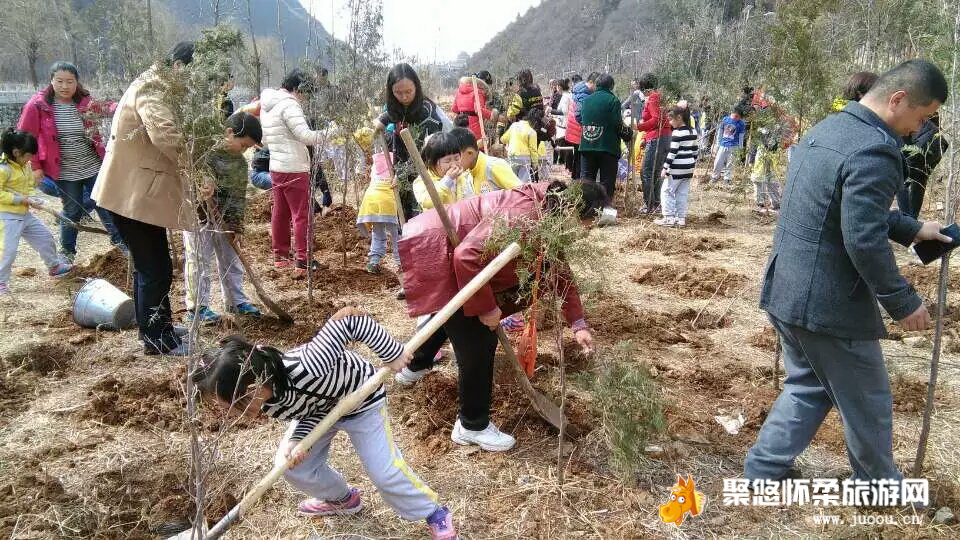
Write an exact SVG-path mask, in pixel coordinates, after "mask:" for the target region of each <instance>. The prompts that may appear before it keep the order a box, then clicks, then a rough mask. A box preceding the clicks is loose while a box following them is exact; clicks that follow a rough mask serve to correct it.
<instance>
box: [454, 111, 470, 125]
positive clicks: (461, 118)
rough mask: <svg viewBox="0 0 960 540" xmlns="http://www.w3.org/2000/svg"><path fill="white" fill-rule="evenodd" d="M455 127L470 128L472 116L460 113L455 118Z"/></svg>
mask: <svg viewBox="0 0 960 540" xmlns="http://www.w3.org/2000/svg"><path fill="white" fill-rule="evenodd" d="M453 125H454V126H456V127H458V128H465V127H469V126H470V115H469V114H467V113H463V112H462V113H460V114H458V115H456V116H455V117H453Z"/></svg>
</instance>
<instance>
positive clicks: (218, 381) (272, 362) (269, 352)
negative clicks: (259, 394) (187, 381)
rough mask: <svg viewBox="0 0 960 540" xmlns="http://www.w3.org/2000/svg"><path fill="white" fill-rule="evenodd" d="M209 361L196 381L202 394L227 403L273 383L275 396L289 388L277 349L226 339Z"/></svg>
mask: <svg viewBox="0 0 960 540" xmlns="http://www.w3.org/2000/svg"><path fill="white" fill-rule="evenodd" d="M207 360H208V364H207V365H205V366H204V367H203V368H201V370H200V371H199V372H197V374H196V375H195V376H194V380H195V381H196V383H197V385H198V386H199V388H200V392H201V393H202V394H204V395H214V396H216V397H218V398H220V400H222V401H224V402H226V403H230V404H233V403H237V402H239V401H242V400H243V398H244V396H245V395H246V394H247V392H248V391H249V388H250V386H251V385H254V384H269V385H270V386H271V388H272V389H273V395H274V396H279V395H280V394H283V393H284V392H285V391H286V390H287V388H288V386H289V384H288V380H287V373H286V370H285V369H284V366H283V353H282V352H280V351H279V350H277V349H275V348H273V347H265V346H261V345H256V346H254V345H252V344H250V343H248V342H247V341H245V340H244V339H243V338H242V337H240V336H229V337H226V338H224V339H223V340H222V341H221V342H220V348H219V349H217V350H216V351H214V352H213V353H212V354H210V355H209V356H208V357H207Z"/></svg>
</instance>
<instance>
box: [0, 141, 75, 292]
mask: <svg viewBox="0 0 960 540" xmlns="http://www.w3.org/2000/svg"><path fill="white" fill-rule="evenodd" d="M0 149H2V150H3V153H2V154H0V236H2V239H3V244H2V248H0V249H2V251H0V295H6V294H9V293H10V289H9V281H10V271H11V270H12V269H13V262H14V261H15V260H16V258H17V247H18V246H19V244H20V238H23V239H24V240H26V241H27V243H28V244H30V247H32V248H33V249H34V250H36V251H37V253H39V254H40V258H41V259H43V262H44V263H45V264H46V265H47V268H48V269H49V274H50V276H51V277H60V276H63V275H65V274H67V273H68V272H70V271H71V270H73V265H72V264H69V263H66V262H64V261H63V260H61V259H60V256H59V255H57V243H56V241H55V240H54V239H53V234H52V233H51V232H50V230H49V229H47V227H46V226H45V225H44V224H43V222H41V221H40V220H39V219H37V218H36V217H35V216H34V215H33V214H31V213H30V207H31V206H32V207H34V208H39V207H40V206H42V205H43V200H42V199H39V198H36V197H31V196H30V192H31V191H33V188H34V187H36V180H35V179H34V176H33V170H32V169H31V167H30V159H31V158H33V155H34V154H36V153H37V150H38V145H37V139H36V138H34V136H33V135H31V134H29V133H27V132H25V131H14V130H13V129H12V128H11V129H8V130H7V131H5V132H4V133H3V136H2V137H0Z"/></svg>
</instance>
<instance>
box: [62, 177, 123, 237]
mask: <svg viewBox="0 0 960 540" xmlns="http://www.w3.org/2000/svg"><path fill="white" fill-rule="evenodd" d="M96 181H97V177H96V176H91V177H90V178H87V179H84V180H77V181H76V182H64V181H60V180H58V181H57V188H58V189H59V191H60V201H61V202H63V216H64V217H66V218H67V219H69V220H70V221H73V222H74V223H79V222H80V218H82V217H83V215H84V213H85V212H86V211H87V210H86V209H85V208H84V204H83V203H84V194H86V195H87V199H89V195H90V191H91V190H92V189H93V184H94V182H96ZM94 209H95V210H96V211H97V215H98V216H100V222H101V223H103V226H104V228H106V229H107V232H109V233H110V243H112V244H113V245H115V246H122V245H123V239H122V238H120V232H119V231H117V228H116V227H115V226H114V225H113V216H111V215H110V212H107V211H106V210H104V209H103V208H100V207H99V206H96V207H94ZM77 233H79V231H77V230H76V229H74V228H73V227H71V226H69V225H67V224H66V223H61V224H60V251H61V252H62V253H66V254H68V255H76V254H77Z"/></svg>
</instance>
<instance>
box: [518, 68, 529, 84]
mask: <svg viewBox="0 0 960 540" xmlns="http://www.w3.org/2000/svg"><path fill="white" fill-rule="evenodd" d="M517 83H518V84H519V85H520V88H529V87H530V86H533V73H532V72H531V71H530V70H529V69H521V70H520V71H519V72H517Z"/></svg>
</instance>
